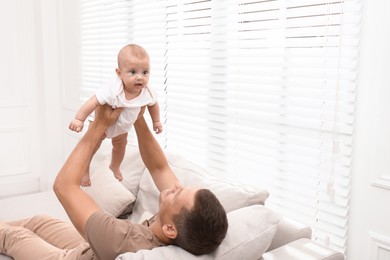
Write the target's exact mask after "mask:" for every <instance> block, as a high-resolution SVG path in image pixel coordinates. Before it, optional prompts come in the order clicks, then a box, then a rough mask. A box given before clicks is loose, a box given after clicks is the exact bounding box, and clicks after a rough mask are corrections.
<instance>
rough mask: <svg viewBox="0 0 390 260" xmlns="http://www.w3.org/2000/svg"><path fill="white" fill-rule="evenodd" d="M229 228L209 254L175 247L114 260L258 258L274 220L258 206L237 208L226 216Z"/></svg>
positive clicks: (275, 223) (271, 234) (270, 235)
mask: <svg viewBox="0 0 390 260" xmlns="http://www.w3.org/2000/svg"><path fill="white" fill-rule="evenodd" d="M227 217H228V222H229V228H228V231H227V234H226V237H225V239H224V240H223V241H222V243H221V245H220V246H219V247H218V248H217V250H215V251H214V252H213V253H211V254H207V255H201V256H195V255H192V254H190V253H188V252H187V251H185V250H184V249H181V248H180V247H177V246H172V245H171V246H165V247H157V248H154V249H152V250H140V251H138V252H135V253H132V252H129V253H125V254H122V255H119V256H118V257H117V258H116V260H141V259H142V260H154V259H186V260H188V259H198V260H199V259H200V260H211V259H218V260H236V259H259V258H260V257H261V256H262V255H263V253H264V252H265V251H266V250H267V248H268V247H269V245H270V243H271V241H272V238H273V237H274V235H275V233H276V231H277V226H278V222H279V220H278V217H277V214H275V213H274V212H273V211H271V210H269V209H267V208H265V207H264V206H262V205H253V206H249V207H244V208H240V209H237V210H234V211H232V212H229V213H228V214H227Z"/></svg>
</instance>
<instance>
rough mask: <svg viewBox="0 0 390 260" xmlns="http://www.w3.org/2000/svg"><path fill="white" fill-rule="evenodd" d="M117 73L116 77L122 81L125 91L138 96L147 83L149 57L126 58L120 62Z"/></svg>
mask: <svg viewBox="0 0 390 260" xmlns="http://www.w3.org/2000/svg"><path fill="white" fill-rule="evenodd" d="M119 71H120V72H119V73H118V76H119V78H121V79H122V82H123V85H124V86H123V87H124V88H125V91H127V92H129V93H131V94H137V95H138V94H139V92H140V91H141V90H142V89H143V88H144V87H146V86H147V85H148V82H149V72H150V65H149V57H148V56H144V57H141V58H140V57H135V56H132V55H130V56H127V57H126V59H125V60H124V61H122V62H121V67H120V68H119Z"/></svg>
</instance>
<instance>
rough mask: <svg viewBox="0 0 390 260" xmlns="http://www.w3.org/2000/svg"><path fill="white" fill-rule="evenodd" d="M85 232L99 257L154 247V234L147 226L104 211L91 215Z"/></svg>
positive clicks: (109, 257) (107, 257)
mask: <svg viewBox="0 0 390 260" xmlns="http://www.w3.org/2000/svg"><path fill="white" fill-rule="evenodd" d="M85 233H86V238H87V241H88V242H89V244H90V246H91V248H92V250H93V252H94V253H95V254H96V256H97V257H98V258H99V259H115V258H116V257H117V256H118V255H120V254H122V253H125V252H136V251H137V250H139V249H141V248H145V249H148V248H152V247H153V246H152V244H151V242H152V241H153V235H152V233H151V231H149V230H148V228H147V227H143V226H142V225H138V224H132V223H131V222H129V221H127V220H123V219H117V218H115V217H114V216H111V215H109V214H107V213H104V212H103V211H98V212H95V213H94V214H92V215H91V216H90V217H89V219H88V220H87V223H86V226H85Z"/></svg>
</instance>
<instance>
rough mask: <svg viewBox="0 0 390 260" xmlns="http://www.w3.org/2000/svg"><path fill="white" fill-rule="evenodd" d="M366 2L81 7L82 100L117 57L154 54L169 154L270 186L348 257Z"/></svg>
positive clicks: (286, 210)
mask: <svg viewBox="0 0 390 260" xmlns="http://www.w3.org/2000/svg"><path fill="white" fill-rule="evenodd" d="M360 7H361V1H360V0H343V1H337V0H336V1H325V0H305V1H303V0H283V1H282V0H267V1H265V0H262V1H260V0H257V1H256V0H224V1H223V0H219V1H217V0H201V1H199V0H197V1H195V0H192V1H190V0H184V1H179V0H160V1H158V0H157V1H147V0H142V1H141V0H133V1H131V0H127V1H126V0H121V1H114V0H100V1H96V0H95V1H93V0H83V1H82V43H81V45H82V53H81V56H82V70H83V71H82V75H83V77H82V81H83V96H82V98H83V99H85V98H87V97H89V96H90V95H92V93H93V91H94V90H95V89H96V88H97V87H98V86H99V85H100V84H101V83H102V82H105V81H106V80H107V79H108V78H109V77H111V76H113V75H114V69H115V66H116V55H117V52H118V51H119V49H120V47H122V46H123V45H124V44H126V43H130V42H134V43H138V44H140V45H142V46H144V47H145V48H146V49H147V51H148V52H149V54H150V56H151V63H152V64H151V66H152V70H151V81H150V84H151V85H152V87H154V88H155V89H157V91H158V93H159V102H160V107H161V116H162V119H163V121H164V133H163V134H161V135H159V136H158V140H159V141H160V143H161V144H162V146H163V147H164V148H165V149H167V150H172V151H173V152H176V153H180V154H182V155H183V156H185V157H187V158H190V159H191V160H193V161H195V162H197V163H199V164H201V165H203V166H204V167H205V168H208V169H210V170H212V171H213V172H215V173H216V174H219V175H220V176H221V177H223V178H226V179H230V180H232V181H236V182H240V183H244V184H249V185H252V186H257V187H262V188H264V187H265V188H267V189H268V190H269V191H270V198H269V199H268V201H267V206H268V207H270V208H273V209H275V210H276V211H278V212H280V213H281V214H285V215H288V216H290V217H291V218H295V219H297V220H299V221H301V222H305V223H307V224H309V225H311V226H312V228H313V238H314V239H316V240H318V241H320V242H322V243H324V244H327V245H330V246H331V247H333V248H335V249H337V250H342V251H343V252H346V240H347V231H348V230H347V228H348V209H349V206H348V205H349V192H350V176H351V154H352V138H353V123H354V107H355V104H354V102H355V88H356V79H357V75H356V73H357V65H358V61H357V54H358V47H359V32H360Z"/></svg>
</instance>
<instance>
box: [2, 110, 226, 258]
mask: <svg viewBox="0 0 390 260" xmlns="http://www.w3.org/2000/svg"><path fill="white" fill-rule="evenodd" d="M143 111H144V109H143V110H142V111H141V116H140V118H139V119H138V120H137V121H136V122H135V124H134V127H135V130H136V133H137V136H138V142H139V149H140V153H141V157H142V159H143V160H144V163H145V165H146V167H147V168H148V169H149V171H150V173H151V176H152V178H153V180H154V182H155V184H156V186H157V188H158V189H159V190H160V192H161V194H160V210H159V212H158V213H157V214H156V215H155V216H154V217H153V218H152V219H151V220H150V221H147V222H145V225H139V224H132V223H130V222H129V221H127V220H120V219H116V218H115V217H113V216H110V215H108V214H105V213H103V211H102V210H101V209H100V208H99V206H98V205H97V204H96V203H95V201H94V200H93V199H92V198H91V197H89V196H88V195H87V194H86V193H85V192H83V190H82V189H81V188H80V183H81V179H82V177H83V175H84V173H85V171H86V169H87V167H88V164H89V162H90V160H91V157H92V154H93V151H94V149H95V147H96V145H97V144H98V143H99V142H100V140H101V138H102V135H103V133H104V131H105V130H106V128H107V127H108V126H110V125H111V124H112V123H114V122H115V120H116V119H117V118H118V116H119V114H120V112H121V109H116V110H113V109H111V108H110V107H108V106H99V107H98V108H97V109H96V113H95V121H94V122H93V123H91V125H90V127H89V129H88V130H87V132H86V134H85V135H84V136H83V137H82V139H81V140H80V142H79V143H78V144H77V146H76V147H75V148H74V150H73V151H72V153H71V154H70V156H69V158H68V160H67V161H66V162H65V164H64V166H63V167H62V169H61V170H60V172H59V173H58V175H57V178H56V180H55V183H54V191H55V193H56V195H57V197H58V199H59V201H60V202H61V204H62V205H63V207H64V209H65V211H66V212H67V214H68V216H69V218H70V220H71V221H72V223H73V225H74V227H75V228H76V229H77V230H78V232H79V233H80V234H81V236H82V237H83V238H84V239H85V240H86V241H87V242H88V243H87V242H85V241H84V240H83V239H82V238H81V236H80V235H78V233H77V232H75V230H74V228H73V227H70V226H69V225H67V224H66V223H63V222H61V221H58V220H56V219H52V218H49V217H45V216H36V217H33V218H31V219H27V220H20V221H15V222H11V223H1V222H0V252H1V253H5V254H8V255H10V256H13V257H14V258H16V259H22V260H23V259H101V260H109V259H115V257H116V256H118V255H119V254H122V253H125V252H130V251H132V252H136V251H138V250H140V249H151V248H154V247H157V246H162V245H167V244H175V245H178V246H180V247H182V248H184V249H185V250H187V251H189V252H191V253H193V254H206V253H210V252H212V251H214V250H215V249H216V248H217V247H218V245H219V244H220V243H221V241H222V240H223V238H224V237H225V235H226V231H227V225H228V224H227V218H226V213H225V211H224V209H223V207H222V205H221V204H220V203H219V201H218V199H217V198H216V197H215V196H214V194H212V193H211V192H210V191H209V190H206V189H198V188H194V187H182V186H181V184H180V183H179V181H178V179H177V178H176V176H175V175H174V173H173V172H172V170H171V169H170V167H169V165H168V163H167V160H166V158H165V156H164V154H163V151H162V150H161V148H160V146H159V145H158V143H157V142H156V140H155V139H154V137H153V135H152V134H151V132H150V130H149V128H148V126H147V124H146V122H145V120H144V118H143V116H142V114H143ZM147 224H149V225H147Z"/></svg>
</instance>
